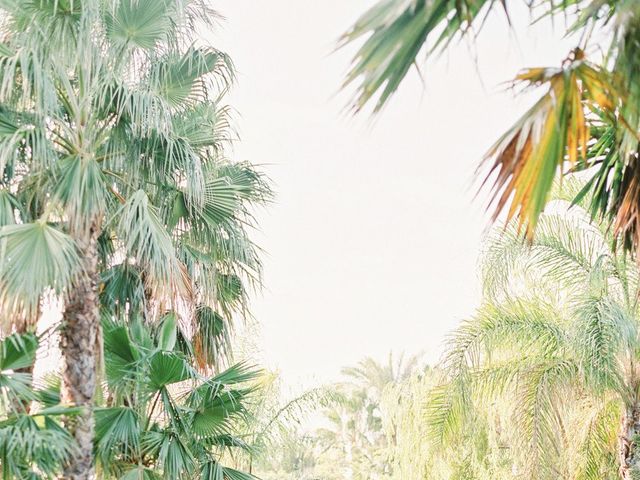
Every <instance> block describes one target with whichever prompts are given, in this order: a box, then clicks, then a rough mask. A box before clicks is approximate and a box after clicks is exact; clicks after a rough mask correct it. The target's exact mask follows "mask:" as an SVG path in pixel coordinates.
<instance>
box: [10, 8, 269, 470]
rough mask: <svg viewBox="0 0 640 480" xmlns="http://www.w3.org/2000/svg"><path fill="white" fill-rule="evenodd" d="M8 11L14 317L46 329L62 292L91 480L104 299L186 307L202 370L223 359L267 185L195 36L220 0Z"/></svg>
mask: <svg viewBox="0 0 640 480" xmlns="http://www.w3.org/2000/svg"><path fill="white" fill-rule="evenodd" d="M0 9H1V10H2V17H1V22H0V40H1V43H0V68H1V69H2V75H1V77H2V81H1V85H0V172H1V182H0V206H1V208H0V210H1V211H2V214H0V222H2V223H1V225H0V242H1V249H0V284H1V285H2V288H1V292H2V293H1V294H0V307H1V309H2V312H3V318H8V319H11V320H10V321H9V324H8V325H5V328H11V326H12V325H13V326H14V327H16V326H17V324H21V325H25V324H26V325H27V327H28V328H32V327H33V324H34V322H35V321H36V319H37V314H38V308H39V304H40V302H41V301H42V298H43V295H45V294H48V293H49V292H53V293H54V294H56V295H59V296H61V297H62V298H64V315H63V328H62V335H61V349H62V353H63V358H64V362H65V368H64V370H63V385H62V392H63V393H62V396H63V399H64V401H65V402H66V403H67V404H69V405H74V406H80V407H82V413H81V414H79V415H75V416H73V417H69V419H68V421H69V427H70V428H71V430H72V432H73V434H74V437H75V439H76V442H77V443H78V449H77V451H76V455H75V456H74V458H73V460H72V461H71V462H70V463H69V465H68V468H67V470H66V472H65V475H66V477H67V478H77V479H86V478H90V477H91V476H92V470H93V466H92V465H93V453H92V449H93V437H94V420H93V413H92V409H93V405H94V396H95V392H96V388H97V385H98V381H97V374H96V367H97V363H98V361H99V357H100V354H99V352H100V346H101V343H102V342H101V333H100V316H101V314H100V306H101V305H102V307H103V314H106V315H108V316H111V317H112V318H117V319H122V318H129V317H136V316H139V315H142V317H143V318H144V321H145V322H153V321H157V320H158V319H160V318H161V317H162V316H163V315H164V314H165V312H166V311H173V312H177V313H176V315H177V317H178V319H179V320H182V321H184V322H183V323H185V327H184V329H185V330H188V331H187V332H186V333H188V334H189V336H191V337H193V339H194V344H193V348H194V350H195V351H196V352H197V353H198V363H199V367H200V368H202V369H207V368H209V369H211V368H213V367H214V364H218V366H219V361H220V359H221V358H223V357H225V356H227V354H228V350H229V333H230V323H229V322H230V318H231V313H232V312H233V311H237V310H238V309H243V308H244V300H245V299H246V288H245V282H246V280H249V281H258V280H259V271H260V262H259V259H258V257H257V251H256V248H255V247H254V246H253V244H252V243H251V241H250V240H249V238H248V234H247V229H246V227H247V225H250V224H251V222H252V218H251V216H250V211H249V209H248V205H249V204H250V203H255V202H260V201H262V200H264V199H266V197H268V195H269V190H268V187H267V185H266V183H265V182H264V180H263V178H262V177H261V175H260V174H259V173H257V172H256V171H255V170H254V169H253V168H252V167H251V166H249V165H244V164H237V163H232V162H230V161H228V160H226V159H225V156H224V149H225V145H226V144H227V143H228V142H229V141H230V140H231V135H230V133H229V120H228V112H227V109H226V108H225V107H224V106H223V104H222V97H223V95H224V93H225V92H226V90H227V88H228V86H229V84H230V82H231V81H232V79H233V68H232V65H231V62H230V60H229V58H228V57H227V56H226V55H225V54H223V53H222V52H219V51H217V50H215V49H214V48H212V47H208V46H199V45H200V44H201V42H200V43H198V42H199V40H198V39H197V38H196V37H195V32H196V31H197V30H198V29H199V28H200V27H201V26H202V25H203V24H205V25H208V26H210V25H211V22H212V21H213V20H214V19H216V18H217V16H216V15H215V12H213V11H212V10H211V9H210V8H209V7H207V5H206V2H204V1H202V0H186V1H173V0H166V1H164V0H163V1H153V0H85V1H82V2H79V1H75V0H37V1H29V2H13V1H8V2H1V3H0ZM101 300H102V301H101ZM141 312H142V314H141ZM28 328H27V329H28Z"/></svg>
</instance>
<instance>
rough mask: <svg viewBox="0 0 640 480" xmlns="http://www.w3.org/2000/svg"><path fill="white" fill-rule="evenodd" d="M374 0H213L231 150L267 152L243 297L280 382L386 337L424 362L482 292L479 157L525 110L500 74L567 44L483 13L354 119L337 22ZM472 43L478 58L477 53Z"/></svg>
mask: <svg viewBox="0 0 640 480" xmlns="http://www.w3.org/2000/svg"><path fill="white" fill-rule="evenodd" d="M373 3H374V2H373V0H349V1H344V0H324V1H318V0H270V1H264V0H261V1H258V0H217V2H215V6H216V8H217V9H218V10H219V11H220V13H222V14H223V15H224V16H225V17H226V21H225V22H224V24H223V25H222V26H221V27H220V29H219V30H218V31H217V32H215V34H214V41H215V44H216V45H217V46H218V47H219V48H222V49H224V50H226V51H227V52H228V53H230V54H231V56H232V57H233V59H234V61H235V63H236V66H237V69H238V71H239V82H238V85H237V87H236V88H235V90H234V92H233V94H232V96H231V99H230V101H231V103H232V104H233V107H234V108H235V109H236V110H237V111H238V118H237V124H238V129H239V132H240V135H241V138H242V140H241V142H240V143H239V144H238V145H237V147H236V150H235V155H236V157H237V158H241V159H248V160H251V161H253V162H256V163H260V164H264V165H265V166H264V169H265V170H266V171H267V173H268V174H269V175H270V176H271V178H272V179H273V180H274V182H275V185H276V189H277V192H278V195H277V199H276V202H275V204H274V205H272V206H271V207H270V208H269V209H268V211H267V212H264V213H261V214H260V215H259V223H260V227H261V232H259V233H258V234H257V236H256V238H257V241H258V243H259V244H260V245H261V246H262V247H263V248H264V249H265V250H266V252H267V256H266V257H265V284H266V289H265V291H264V292H263V293H262V294H261V295H258V296H256V298H255V299H254V300H253V312H254V314H255V316H256V317H257V319H258V321H259V322H260V325H261V330H262V332H261V339H260V341H259V344H260V346H261V349H262V351H263V356H264V360H265V361H266V363H267V365H268V366H270V367H271V368H277V369H280V370H281V372H282V374H283V375H284V377H285V379H286V380H287V381H289V382H300V381H301V382H303V383H305V384H309V383H311V382H313V381H315V380H328V379H332V378H335V377H336V376H337V375H338V373H339V370H340V368H341V367H342V366H344V365H348V364H353V363H355V362H357V361H358V360H359V359H361V358H362V357H364V356H367V355H370V356H373V357H377V358H381V359H382V358H384V357H385V356H386V355H387V353H388V352H389V351H390V350H394V351H396V352H399V351H405V352H407V353H416V352H419V351H423V352H425V354H426V358H427V359H429V360H430V361H436V360H437V359H438V358H439V356H440V353H441V351H442V342H443V340H444V338H445V336H446V334H447V333H448V332H449V331H451V329H452V328H454V327H455V326H456V325H457V323H458V322H459V321H460V320H461V319H463V318H465V317H467V316H469V315H470V314H471V313H472V312H473V310H474V308H475V307H476V306H477V304H478V301H479V285H478V281H477V274H476V263H477V256H478V251H479V248H480V241H481V237H482V233H483V231H484V229H485V228H486V226H487V224H488V219H487V216H486V215H485V214H484V208H483V207H484V206H483V205H482V203H481V202H478V201H474V199H473V196H474V193H475V189H474V188H473V187H472V186H471V180H472V178H473V172H474V169H475V167H476V165H477V162H478V160H479V159H480V158H481V156H482V154H483V153H484V152H485V151H486V150H487V148H488V147H489V146H490V145H491V144H492V143H493V141H494V140H495V139H496V138H497V137H498V136H499V135H500V134H501V133H502V132H503V131H504V130H505V129H506V128H507V127H508V126H509V125H510V124H511V123H512V122H513V121H514V120H515V119H516V118H517V117H518V116H519V115H520V114H521V113H522V112H523V111H524V110H525V108H526V106H527V104H528V102H530V100H531V98H528V99H519V100H516V99H514V97H513V94H512V93H510V92H505V91H504V86H502V85H501V82H503V81H506V80H508V79H510V78H512V77H513V76H514V75H515V73H516V72H517V71H518V70H519V69H520V68H523V67H525V66H547V65H549V66H557V65H559V63H560V61H561V59H562V58H564V57H565V56H566V55H567V53H568V52H569V50H570V49H571V47H573V43H572V42H570V41H567V40H562V38H561V36H562V31H563V28H562V25H557V28H556V30H555V31H554V30H553V28H552V27H551V26H550V25H549V24H548V23H546V22H542V23H540V24H539V25H538V26H536V27H535V28H532V29H527V28H526V25H527V23H528V21H529V20H530V18H529V13H528V11H526V10H525V9H521V10H517V9H516V10H514V11H512V12H511V15H512V20H513V23H514V31H512V32H509V30H508V28H507V26H506V21H505V19H504V16H503V15H502V14H500V13H498V14H497V15H494V17H493V19H492V20H490V21H489V22H488V23H487V24H486V26H485V28H484V30H483V32H482V35H481V36H480V40H479V42H478V43H477V46H476V47H475V48H471V47H470V45H469V44H468V43H466V42H462V43H461V44H459V45H458V46H456V47H454V48H452V49H451V50H450V51H449V53H447V54H446V55H444V56H443V57H441V58H439V59H438V60H437V61H435V62H434V61H431V62H430V63H429V64H427V65H426V66H423V69H422V72H423V75H424V78H425V83H426V84H425V85H423V84H422V83H421V81H420V79H419V77H418V75H417V74H415V72H414V73H412V74H411V75H410V77H409V78H408V79H407V81H405V83H404V84H403V85H402V87H401V90H400V92H399V94H398V95H396V97H395V98H394V99H393V100H392V103H391V105H390V106H389V107H388V108H387V109H386V110H385V111H384V112H383V114H382V115H381V116H379V117H378V118H376V119H374V120H373V121H372V120H371V119H370V118H369V117H367V116H360V117H357V118H355V119H354V118H351V117H349V116H347V115H345V114H344V113H343V112H342V108H343V107H344V105H345V103H346V100H347V98H348V97H346V96H345V95H338V96H335V94H336V93H337V92H338V89H339V85H340V84H341V82H342V79H343V76H344V74H345V72H346V70H347V67H348V64H349V60H350V58H351V55H352V53H353V49H351V50H350V51H347V50H344V51H339V52H337V53H332V50H333V48H334V45H335V41H336V39H337V38H338V36H339V35H340V34H341V33H342V32H343V31H344V30H345V29H346V28H347V27H349V26H350V25H351V24H352V23H353V21H354V20H355V19H356V18H357V17H358V16H359V15H360V14H361V13H362V12H364V11H365V9H366V8H367V7H368V6H370V5H372V4H373ZM475 58H477V63H476V61H475V60H474V59H475Z"/></svg>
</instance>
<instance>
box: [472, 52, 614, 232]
mask: <svg viewBox="0 0 640 480" xmlns="http://www.w3.org/2000/svg"><path fill="white" fill-rule="evenodd" d="M515 83H516V84H525V87H532V86H542V85H547V86H548V90H547V93H546V94H545V95H544V96H543V97H542V98H541V99H540V100H538V102H536V104H535V105H534V106H533V107H531V108H530V109H529V111H527V112H526V113H525V114H524V116H522V117H521V118H520V119H519V120H518V121H517V122H516V124H515V125H514V126H513V127H511V128H510V129H509V130H508V131H507V132H506V133H505V134H504V135H503V136H502V137H501V138H500V139H499V140H498V141H497V142H496V143H495V144H494V145H493V146H492V147H491V148H490V149H489V151H488V152H487V154H486V155H485V159H484V160H485V161H484V162H483V165H484V164H485V163H486V162H491V163H492V164H491V168H490V171H489V174H488V176H487V178H486V179H485V183H486V182H487V181H488V180H489V179H491V178H493V188H492V192H493V193H492V197H491V202H492V203H494V204H495V212H494V214H493V219H494V220H495V218H497V217H498V216H499V215H500V213H501V212H502V211H503V210H504V209H505V208H506V207H507V205H509V207H508V210H507V220H510V219H511V218H513V217H515V216H518V217H519V219H520V226H523V225H525V226H526V230H527V234H528V235H529V236H531V235H532V233H533V229H534V228H535V225H536V222H537V220H538V217H539V215H540V213H541V212H542V210H543V208H544V206H545V204H546V202H547V199H548V196H549V192H550V191H551V188H552V186H553V180H554V178H555V176H556V173H557V171H558V169H560V170H563V169H564V168H565V167H566V166H573V165H575V164H576V162H577V161H578V160H586V158H587V146H588V144H589V140H590V133H589V121H588V114H587V113H585V112H588V110H595V109H598V110H599V111H601V112H604V113H605V114H608V115H612V116H613V114H614V109H615V106H616V105H617V104H618V100H619V95H618V94H617V92H616V91H615V89H614V87H613V86H612V85H611V83H610V82H609V80H608V76H607V75H606V74H605V72H604V71H603V70H601V69H599V68H597V67H595V66H593V65H591V64H589V63H588V62H586V61H585V60H584V55H583V53H582V51H581V50H579V49H576V50H575V51H574V52H573V53H572V56H571V57H570V59H567V60H566V61H565V65H564V66H563V68H531V69H528V70H525V71H523V72H521V73H520V74H519V75H518V76H517V77H516V79H515Z"/></svg>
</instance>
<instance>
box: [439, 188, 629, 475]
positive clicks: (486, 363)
mask: <svg viewBox="0 0 640 480" xmlns="http://www.w3.org/2000/svg"><path fill="white" fill-rule="evenodd" d="M581 188H582V185H578V186H576V184H574V183H570V184H569V185H568V186H567V185H565V190H564V192H563V196H564V197H565V198H568V199H571V198H574V197H575V194H576V192H578V191H580V189H581ZM588 204H589V200H586V201H585V205H588ZM554 205H556V208H555V209H556V212H555V213H546V214H543V215H542V216H541V218H540V222H539V226H538V232H537V235H536V238H535V240H534V241H533V243H532V244H531V245H528V244H527V243H526V242H525V241H524V238H523V236H522V235H521V234H519V233H518V229H517V225H515V224H513V223H512V224H510V225H509V226H508V227H507V229H506V230H505V231H504V232H500V233H498V234H497V235H496V236H495V237H494V238H492V239H491V240H490V241H489V242H488V246H487V249H486V252H485V255H484V260H483V264H482V265H483V285H484V297H485V298H484V301H483V305H482V306H481V308H480V309H479V311H478V312H477V314H476V315H475V317H474V318H473V319H471V320H469V321H466V322H465V323H463V325H462V326H461V327H460V328H459V329H458V330H456V331H455V333H454V334H453V335H452V336H451V338H450V341H449V348H448V352H447V354H446V356H445V360H444V362H443V368H444V370H445V373H446V375H445V379H446V381H445V383H444V384H443V385H442V386H440V387H438V388H436V389H435V390H434V392H433V393H432V395H431V397H430V400H429V407H428V409H429V414H428V419H429V423H430V426H431V428H430V430H431V434H432V435H433V436H434V437H435V438H436V439H437V440H438V441H439V442H444V443H445V444H449V445H455V444H457V441H456V438H457V437H458V435H459V434H460V432H462V431H464V430H465V429H466V428H467V426H468V425H469V423H467V422H470V421H472V418H471V416H472V412H473V410H474V409H473V406H474V405H490V407H489V408H490V410H496V409H499V408H501V407H500V405H503V406H505V408H506V409H507V411H508V412H509V413H508V414H507V415H508V416H507V417H506V418H509V419H511V420H510V421H509V422H510V423H512V424H514V425H515V430H514V431H513V432H512V434H511V435H510V438H511V440H510V449H511V451H512V455H513V458H514V459H515V460H514V464H513V468H514V469H515V470H516V471H517V472H518V474H519V475H520V476H522V477H523V478H537V479H545V478H549V479H551V478H554V479H555V478H576V479H583V480H591V479H593V480H595V479H614V478H621V479H623V480H631V479H633V478H637V475H638V474H640V446H639V445H638V443H637V439H638V435H639V434H640V388H639V386H640V370H639V369H638V361H639V358H638V352H640V331H639V328H638V327H639V325H640V311H639V309H638V298H640V297H639V296H638V295H639V294H640V284H639V278H640V277H639V275H638V273H639V272H638V267H637V265H636V264H635V263H634V262H632V261H630V258H629V256H628V255H627V254H626V253H624V252H623V251H621V250H613V249H612V245H614V240H613V238H612V234H611V232H610V231H609V230H608V229H607V228H605V227H603V226H601V225H597V224H596V225H594V224H592V223H590V218H589V214H588V211H587V210H585V209H584V208H582V207H578V206H575V207H574V208H572V209H570V210H569V211H567V210H566V208H565V207H566V203H565V205H564V207H562V206H561V205H560V204H554Z"/></svg>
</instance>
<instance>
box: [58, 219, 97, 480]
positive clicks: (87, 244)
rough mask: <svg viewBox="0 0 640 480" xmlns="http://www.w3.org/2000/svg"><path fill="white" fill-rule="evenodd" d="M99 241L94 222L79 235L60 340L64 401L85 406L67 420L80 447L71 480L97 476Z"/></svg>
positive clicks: (68, 472)
mask: <svg viewBox="0 0 640 480" xmlns="http://www.w3.org/2000/svg"><path fill="white" fill-rule="evenodd" d="M97 240H98V227H97V222H92V224H91V227H90V228H89V229H88V232H85V233H83V234H82V235H77V236H76V241H77V242H78V247H79V249H80V254H81V255H82V263H83V265H82V267H83V268H82V271H81V272H80V273H79V274H78V276H77V278H76V280H75V282H74V285H73V288H71V289H70V290H69V292H68V293H67V296H66V304H65V311H64V316H63V330H62V335H61V339H60V347H61V350H62V357H63V360H64V370H63V376H62V400H63V401H64V402H65V403H66V404H68V405H74V406H79V407H83V411H82V413H80V414H79V415H76V416H73V417H70V418H68V419H67V425H68V427H69V429H70V430H71V431H72V433H73V435H74V437H75V440H76V442H77V445H78V452H77V454H76V455H75V456H74V458H73V459H72V461H71V462H70V463H69V465H68V466H67V467H66V469H65V472H64V478H66V479H69V480H89V479H92V478H93V476H94V474H93V437H94V419H93V400H94V394H95V390H96V377H97V371H96V366H97V360H98V358H99V352H98V345H99V343H98V341H99V339H98V335H99V331H100V313H99V306H98V292H97V280H98V249H97Z"/></svg>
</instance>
